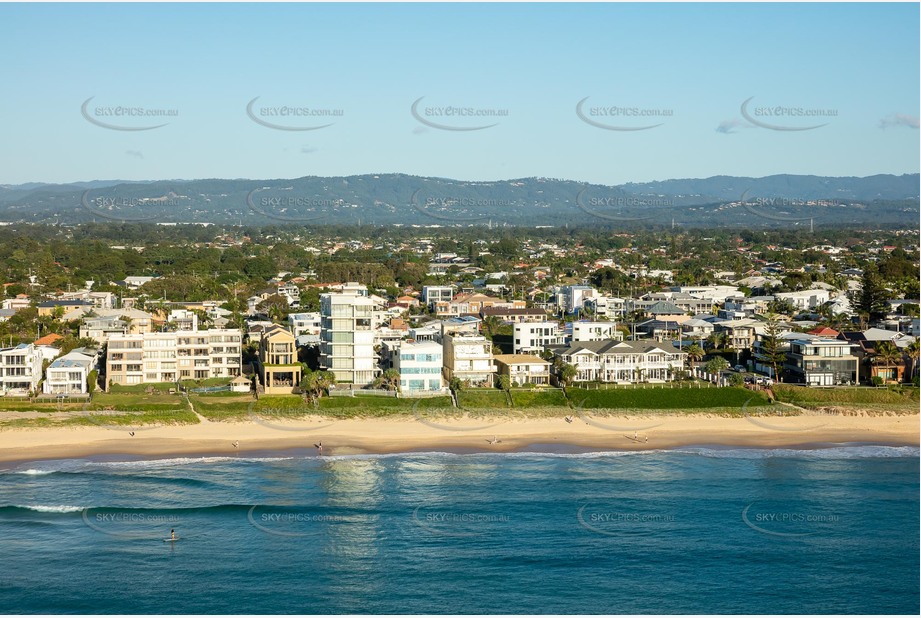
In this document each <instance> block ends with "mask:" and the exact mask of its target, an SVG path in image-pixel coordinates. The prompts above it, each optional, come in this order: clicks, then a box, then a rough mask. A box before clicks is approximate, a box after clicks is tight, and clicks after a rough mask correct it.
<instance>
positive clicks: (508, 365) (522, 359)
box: [493, 354, 551, 386]
mask: <svg viewBox="0 0 921 618" xmlns="http://www.w3.org/2000/svg"><path fill="white" fill-rule="evenodd" d="M493 359H494V360H495V363H496V369H497V374H498V375H500V376H503V375H504V376H508V377H509V382H510V383H511V385H512V386H519V385H523V384H538V385H549V384H550V367H551V363H550V362H549V361H546V360H544V359H542V358H541V357H539V356H535V355H533V354H496V355H495V356H494V357H493Z"/></svg>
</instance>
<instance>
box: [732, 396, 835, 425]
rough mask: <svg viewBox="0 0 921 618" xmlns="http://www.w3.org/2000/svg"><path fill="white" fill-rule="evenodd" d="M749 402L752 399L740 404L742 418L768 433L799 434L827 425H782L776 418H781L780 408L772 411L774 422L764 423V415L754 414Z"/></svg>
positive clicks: (781, 409)
mask: <svg viewBox="0 0 921 618" xmlns="http://www.w3.org/2000/svg"><path fill="white" fill-rule="evenodd" d="M751 400H752V398H749V399H746V400H745V403H743V404H742V416H744V417H745V420H747V421H748V422H749V423H751V424H752V425H756V426H757V427H760V428H761V429H766V430H768V431H782V432H785V433H799V432H803V431H815V430H816V429H819V428H821V427H824V426H825V425H826V424H827V423H820V424H815V423H810V424H809V425H808V426H805V427H802V426H799V425H798V423H797V424H793V423H791V424H787V425H783V424H781V422H782V421H780V420H779V418H777V417H778V416H781V415H782V414H783V410H784V408H783V407H780V408H778V409H777V410H775V411H774V416H775V420H767V421H766V420H764V415H762V414H758V413H755V412H754V411H752V410H751V409H750V408H749V407H748V402H749V401H751ZM775 405H777V406H780V405H781V404H775ZM788 418H797V417H788Z"/></svg>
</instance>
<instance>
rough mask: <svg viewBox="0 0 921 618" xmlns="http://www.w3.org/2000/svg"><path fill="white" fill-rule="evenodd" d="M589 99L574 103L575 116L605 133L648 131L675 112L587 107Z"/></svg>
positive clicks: (663, 122) (658, 108)
mask: <svg viewBox="0 0 921 618" xmlns="http://www.w3.org/2000/svg"><path fill="white" fill-rule="evenodd" d="M590 98H591V97H585V98H584V99H582V100H581V101H579V102H578V103H576V116H578V117H579V120H581V121H582V122H584V123H586V124H588V125H591V126H593V127H595V128H597V129H604V130H606V131H627V132H629V131H648V130H649V129H655V128H656V127H661V126H662V125H663V124H665V121H667V120H668V119H670V118H672V117H673V116H674V115H675V110H673V109H671V108H666V107H640V106H636V105H589V104H587V103H586V102H587V101H588V100H589V99H590ZM650 123H652V124H650Z"/></svg>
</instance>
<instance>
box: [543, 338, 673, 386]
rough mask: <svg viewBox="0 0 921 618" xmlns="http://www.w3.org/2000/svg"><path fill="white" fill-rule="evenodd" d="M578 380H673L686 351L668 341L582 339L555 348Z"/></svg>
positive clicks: (614, 381) (618, 381) (615, 381)
mask: <svg viewBox="0 0 921 618" xmlns="http://www.w3.org/2000/svg"><path fill="white" fill-rule="evenodd" d="M555 354H556V355H557V356H559V357H560V359H561V360H562V361H563V362H566V363H568V364H570V365H572V366H573V367H575V369H576V381H579V382H613V383H634V382H666V381H671V380H674V379H676V378H677V377H678V376H679V375H680V374H679V373H678V372H679V371H681V370H682V369H683V367H684V363H685V359H686V358H687V353H685V352H682V351H681V350H679V349H677V348H676V347H674V346H673V345H672V344H670V343H653V342H645V341H614V340H608V341H582V342H578V343H574V344H573V345H571V346H569V347H567V348H563V349H560V350H557V351H555Z"/></svg>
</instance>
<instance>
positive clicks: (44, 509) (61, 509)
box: [14, 504, 86, 513]
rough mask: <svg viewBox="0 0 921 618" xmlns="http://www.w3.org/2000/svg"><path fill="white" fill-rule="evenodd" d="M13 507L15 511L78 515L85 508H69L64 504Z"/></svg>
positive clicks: (19, 505)
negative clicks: (25, 510) (24, 510)
mask: <svg viewBox="0 0 921 618" xmlns="http://www.w3.org/2000/svg"><path fill="white" fill-rule="evenodd" d="M14 506H15V508H17V509H28V510H30V511H37V512H39V513H78V512H80V511H82V510H84V508H86V507H82V506H69V505H66V504H60V505H57V506H47V505H44V504H38V505H35V506H26V505H22V504H16V505H14Z"/></svg>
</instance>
